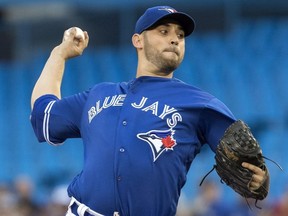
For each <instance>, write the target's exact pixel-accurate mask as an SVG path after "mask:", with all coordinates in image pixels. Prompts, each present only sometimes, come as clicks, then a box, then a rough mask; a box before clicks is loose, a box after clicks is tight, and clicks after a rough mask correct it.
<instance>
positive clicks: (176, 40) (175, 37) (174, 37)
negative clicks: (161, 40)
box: [170, 34, 179, 46]
mask: <svg viewBox="0 0 288 216" xmlns="http://www.w3.org/2000/svg"><path fill="white" fill-rule="evenodd" d="M170 43H171V44H172V45H176V46H177V45H178V44H179V38H178V35H176V34H175V35H174V34H173V35H172V36H171V41H170Z"/></svg>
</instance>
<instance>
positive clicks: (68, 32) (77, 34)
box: [63, 27, 85, 41]
mask: <svg viewBox="0 0 288 216" xmlns="http://www.w3.org/2000/svg"><path fill="white" fill-rule="evenodd" d="M73 31H75V35H74V38H73V40H75V39H76V40H80V39H81V38H82V39H83V40H84V39H85V34H84V32H83V30H82V29H81V28H79V27H71V28H69V29H68V30H66V31H65V33H64V37H63V41H66V40H68V39H69V37H71V34H72V33H73Z"/></svg>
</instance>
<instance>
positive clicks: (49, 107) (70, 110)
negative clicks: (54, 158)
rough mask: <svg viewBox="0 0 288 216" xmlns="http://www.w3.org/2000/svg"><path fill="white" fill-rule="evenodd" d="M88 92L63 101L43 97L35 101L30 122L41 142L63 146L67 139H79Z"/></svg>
mask: <svg viewBox="0 0 288 216" xmlns="http://www.w3.org/2000/svg"><path fill="white" fill-rule="evenodd" d="M87 94H88V92H84V93H80V94H76V95H73V96H70V97H66V98H63V99H61V100H60V99H58V98H57V97H56V96H54V95H43V96H41V97H40V98H38V99H37V100H36V101H35V104H34V107H33V110H32V112H31V117H30V121H31V124H32V127H33V130H34V133H35V135H36V137H37V139H38V141H39V142H45V141H46V142H47V143H49V144H52V145H59V144H62V143H63V142H64V141H65V140H66V139H67V138H79V137H81V135H80V124H81V118H82V112H83V107H84V104H85V102H86V98H87Z"/></svg>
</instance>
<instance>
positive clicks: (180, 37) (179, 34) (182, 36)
mask: <svg viewBox="0 0 288 216" xmlns="http://www.w3.org/2000/svg"><path fill="white" fill-rule="evenodd" d="M177 36H178V38H179V39H183V38H184V37H185V33H184V32H183V31H181V32H179V33H178V34H177Z"/></svg>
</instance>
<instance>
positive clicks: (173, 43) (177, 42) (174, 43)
mask: <svg viewBox="0 0 288 216" xmlns="http://www.w3.org/2000/svg"><path fill="white" fill-rule="evenodd" d="M171 44H172V45H178V44H179V41H178V40H171Z"/></svg>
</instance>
